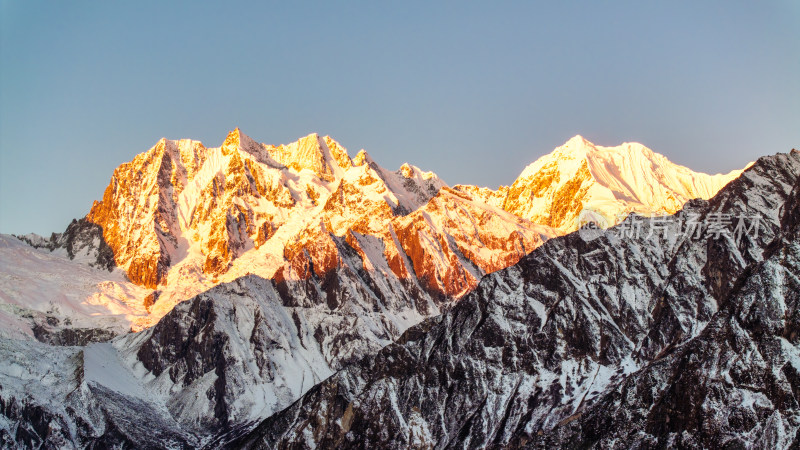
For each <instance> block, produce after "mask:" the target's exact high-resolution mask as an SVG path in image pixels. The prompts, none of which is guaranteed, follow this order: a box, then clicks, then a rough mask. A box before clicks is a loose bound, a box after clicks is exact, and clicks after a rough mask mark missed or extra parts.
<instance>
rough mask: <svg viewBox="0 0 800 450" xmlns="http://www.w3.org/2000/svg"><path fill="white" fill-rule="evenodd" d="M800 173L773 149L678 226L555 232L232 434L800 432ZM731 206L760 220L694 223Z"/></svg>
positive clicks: (410, 442) (624, 438)
mask: <svg viewBox="0 0 800 450" xmlns="http://www.w3.org/2000/svg"><path fill="white" fill-rule="evenodd" d="M799 176H800V154H798V153H797V152H792V153H791V154H789V155H785V154H779V155H776V156H771V157H765V158H762V159H760V160H759V161H758V162H757V163H756V164H755V165H754V166H753V167H751V168H750V169H748V170H747V171H745V173H744V174H743V175H742V176H741V177H740V178H739V179H737V180H735V181H734V182H732V183H731V184H729V185H728V186H727V187H725V188H724V189H723V190H722V191H721V192H720V193H719V194H718V195H717V196H716V197H714V198H713V199H711V200H710V201H708V202H705V201H696V202H692V203H690V204H689V205H687V207H686V208H684V210H683V211H681V212H680V213H678V214H676V215H674V216H670V217H668V218H666V219H665V220H664V221H663V223H662V222H659V226H661V225H664V226H665V229H666V230H665V231H662V232H654V233H648V232H645V233H640V234H638V235H637V234H636V233H631V230H632V229H633V228H632V227H631V225H632V224H634V223H635V222H636V221H637V220H638V219H637V217H633V216H632V217H629V218H628V219H627V220H626V222H624V223H623V224H621V225H620V226H618V227H615V228H613V229H610V230H608V231H605V232H602V231H599V230H591V229H590V230H581V232H579V233H573V234H571V235H568V236H565V237H562V238H558V239H553V240H551V241H548V242H547V243H546V244H545V245H544V246H542V247H540V248H539V249H538V250H537V251H535V252H533V253H532V254H530V255H528V256H527V257H525V258H523V259H522V260H521V261H520V262H519V263H518V264H516V265H515V266H513V267H510V268H508V269H504V270H501V271H498V272H496V273H493V274H491V275H488V276H487V277H485V278H484V279H483V280H482V281H481V283H480V284H479V285H478V287H477V288H476V289H475V290H474V291H473V292H472V293H470V294H469V295H467V296H466V297H465V298H463V299H462V300H461V301H460V302H459V303H458V304H457V305H456V306H454V307H453V308H452V310H450V311H447V312H446V313H444V314H443V315H441V316H439V317H436V318H432V319H429V320H427V321H426V322H424V323H422V324H420V325H418V326H416V327H413V328H411V329H410V330H408V331H407V332H406V333H405V334H404V335H403V336H402V337H401V338H400V340H399V341H398V342H396V343H395V344H392V345H390V346H388V347H386V348H384V349H383V350H381V351H380V352H379V353H378V354H377V355H375V356H370V357H368V358H365V359H364V360H362V361H360V362H359V363H358V364H354V365H352V366H350V367H348V368H345V369H344V370H342V371H340V372H338V373H336V374H334V375H333V376H332V377H331V378H329V379H328V380H326V381H324V382H323V383H321V384H320V385H318V386H316V387H315V388H314V389H312V390H310V391H309V392H308V393H306V394H305V395H304V396H303V397H302V398H301V399H300V400H298V401H297V402H296V403H294V404H293V405H292V406H291V407H289V408H288V409H286V410H285V411H282V412H281V413H279V414H276V415H274V416H272V417H270V418H269V419H267V420H266V421H264V422H263V423H262V424H261V425H259V426H258V427H257V428H256V429H255V430H254V431H253V432H252V433H251V434H249V435H248V436H246V437H242V438H240V439H238V440H234V441H233V442H232V443H231V445H234V446H240V445H245V446H252V447H269V448H273V447H281V448H282V447H295V446H300V447H314V446H322V447H329V446H338V447H363V448H374V447H376V446H385V447H392V448H404V447H408V446H413V447H426V446H434V447H464V446H466V447H482V446H512V447H517V446H532V447H536V448H538V447H564V446H566V447H574V446H592V445H597V446H600V447H620V448H628V447H636V446H644V447H652V446H675V445H679V446H686V447H716V446H724V445H733V446H738V445H766V446H768V447H788V446H790V445H795V446H796V445H798V439H800V436H798V435H797V430H798V428H799V427H800V423H799V422H798V413H800V411H799V410H798V397H797V395H798V392H799V390H800V378H798V376H797V373H798V368H800V362H798V361H800V359H798V355H800V351H798V342H799V341H798V333H797V329H798V327H797V326H798V320H799V319H798V317H799V316H798V314H800V313H798V311H797V306H798V297H797V292H798V290H797V287H798V281H797V280H798V279H800V265H798V255H799V254H800V247H798V245H800V241H798V233H797V230H798V228H797V227H798V222H797V218H798V214H799V213H798V212H797V208H798V193H799V192H800V183H798V177H799ZM720 217H729V218H733V217H749V218H752V217H759V218H760V223H761V226H760V230H759V232H758V234H756V233H754V232H753V231H752V229H751V230H750V231H748V232H741V233H734V232H733V229H734V228H731V230H730V231H731V232H730V233H722V234H720V235H719V236H717V235H716V234H717V233H716V232H715V230H716V227H708V228H707V229H706V230H704V231H703V232H701V233H699V237H698V233H695V232H691V233H688V234H687V233H686V232H685V231H686V228H687V224H689V223H694V222H695V221H698V220H697V219H699V222H700V223H704V224H710V223H714V222H715V220H717V219H718V218H720ZM645 223H647V222H645ZM649 224H650V225H651V224H652V222H650V223H649ZM731 226H732V227H733V225H731ZM678 230H680V232H678Z"/></svg>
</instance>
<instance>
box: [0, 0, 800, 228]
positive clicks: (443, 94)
mask: <svg viewBox="0 0 800 450" xmlns="http://www.w3.org/2000/svg"><path fill="white" fill-rule="evenodd" d="M287 3H290V4H287ZM333 3H335V2H324V3H323V2H319V3H310V2H281V3H270V4H261V2H259V3H257V4H256V3H255V2H254V3H252V4H248V3H238V2H208V3H202V2H195V1H192V2H188V1H187V2H164V1H157V2H146V1H137V2H97V1H92V2H88V1H87V2H82V1H70V2H61V1H58V2H56V1H53V2H42V1H22V0H19V1H7V0H0V232H3V233H27V232H31V231H33V232H37V233H40V234H47V233H50V232H51V231H62V230H63V229H64V228H65V227H66V225H67V224H68V223H69V221H70V220H71V219H72V218H73V217H80V216H83V215H84V214H86V213H87V212H88V210H89V208H90V207H91V204H92V200H94V199H99V198H100V197H101V196H102V193H103V190H104V189H105V187H106V185H107V184H108V181H109V179H110V177H111V174H112V172H113V169H114V168H115V167H116V166H117V165H119V164H121V163H123V162H126V161H130V160H131V159H133V157H134V156H135V155H136V154H138V153H141V152H143V151H145V150H147V149H148V148H150V147H151V146H152V145H153V144H155V142H156V141H157V140H158V139H159V138H161V137H162V136H165V137H167V138H171V139H177V138H183V137H191V138H194V139H199V140H201V141H203V143H204V144H206V145H207V146H213V147H216V146H218V145H220V144H221V143H222V141H223V139H224V138H225V135H226V133H227V132H228V131H229V130H231V129H233V128H234V127H236V126H239V127H240V128H241V129H242V131H244V132H245V133H246V134H248V135H250V136H251V137H253V138H254V139H256V140H258V141H260V142H267V143H273V144H280V143H288V142H291V141H294V140H296V139H297V138H298V137H301V136H304V135H306V134H308V133H310V132H314V131H316V132H319V133H320V134H330V135H331V136H333V137H334V138H335V139H337V140H338V141H340V142H341V143H342V144H343V145H344V146H345V147H347V148H348V149H349V150H350V154H351V156H352V155H355V153H356V152H357V151H358V150H359V149H360V148H365V149H366V150H367V151H368V152H369V153H370V154H371V155H372V156H373V157H374V158H375V159H376V160H377V161H378V162H379V163H380V164H381V165H383V166H384V167H387V168H390V169H396V168H397V167H399V166H400V165H401V164H402V163H403V162H405V161H408V162H411V163H412V164H415V165H417V166H420V167H421V168H423V169H425V170H432V171H434V172H436V173H438V174H439V175H440V176H441V177H442V178H443V179H444V180H445V181H446V182H448V183H449V184H456V183H470V184H479V185H484V186H490V187H497V186H498V185H500V184H509V183H511V182H512V181H513V180H514V178H515V177H516V176H517V175H518V174H519V172H520V171H521V170H522V169H523V168H524V166H525V165H527V164H528V163H530V162H532V161H533V160H535V159H536V158H537V157H539V156H541V155H543V154H545V153H548V152H550V151H551V150H552V149H553V148H554V147H556V146H558V145H560V144H562V143H563V142H564V141H566V140H567V139H569V138H570V137H571V136H573V135H575V134H581V135H583V136H584V137H586V138H587V139H589V140H591V141H593V142H595V143H596V144H600V145H617V144H619V143H621V142H624V141H638V142H642V143H643V144H645V145H647V146H648V147H650V148H652V149H653V150H655V151H657V152H659V153H662V154H664V155H666V156H667V157H668V158H670V159H671V160H673V161H674V162H677V163H679V164H683V165H686V166H689V167H691V168H693V169H695V170H701V171H706V172H712V173H714V172H727V171H729V170H731V169H734V168H740V167H742V166H744V165H745V164H746V163H747V162H748V161H750V160H753V159H755V158H757V157H758V156H760V155H763V154H772V153H776V152H785V151H788V150H789V149H791V148H792V147H798V148H800V2H797V1H795V0H775V1H763V2H745V1H702V2H698V1H675V0H671V1H663V2H649V1H645V2H643V1H630V2H570V1H565V2H554V1H546V2H544V1H543V2H511V3H505V2H484V3H483V4H477V3H472V2H442V3H438V2H437V4H435V5H431V4H429V3H430V2H407V1H404V2H396V3H394V5H388V4H385V3H386V2H369V3H366V2H365V3H355V2H343V3H345V4H344V5H334V4H333Z"/></svg>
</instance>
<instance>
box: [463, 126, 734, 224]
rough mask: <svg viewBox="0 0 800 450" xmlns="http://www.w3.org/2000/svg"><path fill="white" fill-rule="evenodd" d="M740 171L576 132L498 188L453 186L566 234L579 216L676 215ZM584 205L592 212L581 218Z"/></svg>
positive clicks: (601, 219)
mask: <svg viewBox="0 0 800 450" xmlns="http://www.w3.org/2000/svg"><path fill="white" fill-rule="evenodd" d="M741 173H742V171H741V170H734V171H732V172H730V173H728V174H725V175H706V174H704V173H698V172H693V171H692V170H690V169H688V168H686V167H683V166H679V165H677V164H673V163H672V162H670V161H669V160H668V159H667V158H665V157H664V156H663V155H660V154H658V153H655V152H653V151H652V150H650V149H649V148H647V147H645V146H643V145H642V144H638V143H625V144H622V145H619V146H616V147H602V146H599V145H595V144H593V143H591V142H589V141H587V140H586V139H584V138H583V137H581V136H575V137H573V138H572V139H570V140H569V141H567V142H566V143H565V144H564V145H562V146H561V147H558V148H556V149H555V150H554V151H553V152H552V153H550V154H548V155H545V156H542V157H541V158H539V159H537V160H536V161H535V162H534V163H532V164H531V165H529V166H528V167H526V168H525V170H523V171H522V173H521V174H520V175H519V177H518V178H517V179H516V181H514V183H513V184H512V185H511V186H502V187H500V188H499V189H498V190H497V191H492V190H490V189H486V188H476V187H474V186H456V188H457V189H461V190H463V191H465V192H470V193H472V194H473V195H475V196H476V197H478V198H480V199H481V200H483V201H485V202H486V203H489V204H491V205H495V206H498V207H501V208H503V209H505V210H506V211H509V212H511V213H513V214H515V215H517V216H519V217H522V218H525V219H528V220H530V221H531V222H533V223H538V224H543V225H548V226H550V227H553V228H556V229H558V230H560V231H562V232H567V233H568V232H572V231H575V230H577V229H578V227H579V226H580V225H581V221H582V219H584V220H591V221H595V222H598V223H600V224H601V225H603V226H604V227H608V226H612V225H615V224H616V223H618V222H619V221H620V220H621V219H623V218H624V217H625V216H627V215H628V213H630V212H635V213H637V214H641V215H646V216H652V215H658V214H674V213H675V212H677V211H678V210H679V209H681V207H682V206H683V204H684V203H686V202H687V201H688V200H691V199H695V198H702V199H708V198H711V197H712V196H713V195H714V194H716V193H717V191H719V190H720V189H721V188H722V187H723V186H725V185H726V184H728V182H730V181H731V180H733V179H734V178H736V177H738V176H739V175H740V174H741ZM585 210H588V211H591V212H592V213H593V214H591V216H590V217H582V216H581V212H582V211H585Z"/></svg>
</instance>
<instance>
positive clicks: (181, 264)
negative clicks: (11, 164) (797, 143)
mask: <svg viewBox="0 0 800 450" xmlns="http://www.w3.org/2000/svg"><path fill="white" fill-rule="evenodd" d="M799 174H800V156H798V154H797V153H796V152H792V153H790V154H778V155H776V156H771V157H764V158H761V159H759V160H758V161H757V162H755V163H754V164H752V165H749V166H748V167H746V168H745V169H743V170H740V171H734V172H731V173H729V174H725V175H713V176H711V175H706V174H701V173H696V172H693V171H691V170H689V169H687V168H685V167H682V166H678V165H676V164H673V163H671V162H670V161H668V160H667V159H666V158H665V157H664V156H662V155H659V154H657V153H655V152H653V151H651V150H650V149H647V148H646V147H644V146H642V145H641V144H636V143H626V144H622V145H620V146H617V147H601V146H596V145H594V144H592V143H590V142H588V141H586V140H585V139H583V138H582V137H580V136H576V137H574V138H572V139H570V140H569V141H567V142H566V143H565V144H564V145H563V146H561V147H558V148H557V149H555V150H554V151H553V152H552V153H550V154H548V155H545V156H543V157H541V158H539V159H538V160H536V161H535V162H534V163H532V164H531V165H530V166H528V167H527V168H525V169H524V170H523V171H522V173H521V174H520V176H519V177H518V178H517V179H516V180H515V181H514V182H513V183H512V184H510V185H509V186H501V187H500V188H498V189H496V190H492V189H488V188H483V187H477V186H468V185H455V186H452V187H450V186H448V185H447V184H446V183H445V182H444V181H442V180H441V179H440V178H439V177H438V176H436V175H435V174H433V173H431V172H425V171H423V170H421V169H419V168H417V167H415V166H413V165H409V164H404V165H403V166H401V167H400V168H399V169H398V170H397V171H390V170H387V169H384V168H382V167H381V166H380V165H378V164H377V163H376V162H375V161H374V160H373V159H372V158H371V157H370V156H369V155H368V154H367V153H366V152H365V151H363V150H362V151H360V152H358V153H357V154H356V155H355V156H354V157H350V156H349V153H348V151H347V150H346V149H345V148H344V147H343V146H341V145H340V144H339V143H338V142H336V141H335V140H333V139H332V138H330V137H327V136H325V137H321V136H319V135H317V134H311V135H309V136H306V137H304V138H301V139H300V140H298V141H297V142H294V143H291V144H288V145H278V146H275V145H266V144H260V143H257V142H256V141H254V140H253V139H251V138H250V137H248V136H246V135H245V134H243V133H242V132H241V131H240V130H238V129H236V130H234V131H232V132H231V133H229V134H228V136H227V137H226V138H225V140H224V142H223V144H222V145H221V146H220V147H217V148H206V147H205V146H204V145H203V144H202V143H200V142H197V141H192V140H179V141H171V140H166V139H162V140H160V141H159V142H158V143H157V144H156V145H155V146H153V147H152V148H151V149H149V150H148V151H146V152H144V153H142V154H140V155H138V156H136V157H135V158H134V159H133V160H132V161H131V162H129V163H125V164H122V165H121V166H119V167H118V168H117V169H116V170H115V171H114V174H113V175H112V178H111V181H110V183H109V185H108V187H107V188H106V190H105V193H104V195H103V198H102V199H101V200H99V201H96V202H95V203H94V204H93V205H92V207H91V208H90V210H89V213H88V214H87V215H86V216H85V217H83V218H81V219H77V220H74V221H73V222H72V223H71V224H70V225H69V226H68V227H67V229H66V230H65V231H64V232H63V233H54V234H53V235H51V236H50V237H41V236H37V235H25V236H18V237H14V236H8V235H0V269H2V270H0V287H2V289H0V291H2V292H0V336H1V337H0V355H2V358H0V359H2V360H3V361H6V363H5V364H0V442H3V443H4V444H5V445H7V446H21V447H39V446H42V445H44V446H55V447H85V446H120V447H123V448H124V447H152V448H165V447H171V448H181V447H184V448H196V447H203V446H208V447H220V446H241V445H248V446H256V447H259V446H264V447H269V448H272V447H295V446H301V447H305V446H308V447H318V446H322V447H329V446H334V445H335V446H346V447H374V446H388V447H408V446H411V447H431V446H433V447H437V448H438V447H451V446H452V447H465V446H466V447H475V446H512V447H519V446H591V445H595V446H601V447H608V446H612V447H613V446H636V445H640V446H641V445H643V446H650V445H652V446H671V445H681V446H688V447H692V446H716V445H717V444H719V445H723V444H724V445H729V444H730V445H740V444H741V445H754V443H758V442H770V443H774V445H775V446H777V447H787V446H789V445H797V442H798V438H797V436H796V432H797V430H798V428H799V427H800V422H798V415H797V398H798V397H797V392H798V387H800V385H798V384H797V383H798V380H800V376H798V373H799V372H798V369H800V362H798V361H800V359H798V355H800V352H798V347H797V344H798V342H797V339H798V337H797V333H796V331H792V330H796V325H797V313H796V312H795V306H796V299H795V297H796V294H793V293H796V292H797V290H796V284H793V283H795V281H793V280H794V279H796V278H797V276H798V274H797V267H798V266H797V265H796V264H795V263H793V262H792V261H793V260H792V258H793V257H794V256H792V255H793V253H792V252H794V251H795V250H796V249H795V247H796V236H797V233H796V226H795V225H796V223H795V222H796V220H797V219H798V213H797V211H798V207H797V202H798V200H797V193H796V191H797V190H798V188H797V184H798V181H797V180H798V175H799ZM721 217H724V218H726V219H728V220H729V221H730V222H731V223H728V224H727V225H729V226H730V227H733V225H734V224H733V219H735V218H739V220H742V218H747V220H749V221H750V223H748V225H749V228H748V229H747V230H748V231H749V232H748V233H741V232H740V233H739V234H735V235H734V234H728V233H723V231H726V230H720V229H719V228H718V229H717V232H715V233H706V234H703V235H699V233H697V235H696V234H695V233H691V234H687V233H679V232H678V231H680V230H681V229H682V227H685V226H687V225H688V224H690V223H692V224H695V225H696V224H698V223H700V224H707V223H709V222H710V221H712V219H714V220H717V221H719V219H720V218H721ZM756 217H758V218H760V219H758V220H760V222H759V224H760V228H758V227H754V226H753V224H752V222H753V220H755V219H754V218H756ZM648 218H651V219H648ZM648 221H649V222H648ZM654 221H658V223H659V227H660V228H659V230H663V231H664V232H663V233H653V232H650V233H632V232H631V231H632V230H633V225H634V224H635V225H642V224H650V225H652V223H654ZM698 221H699V222H698ZM589 222H591V223H589ZM717 225H719V223H717ZM598 226H599V227H598ZM731 229H732V230H733V228H731ZM576 231H577V232H576ZM651 231H652V230H651ZM740 231H741V230H740ZM759 286H760V288H759ZM765 286H770V288H769V289H766V287H765ZM759 289H760V291H759ZM764 292H766V294H765V293H764ZM793 295H794V296H793ZM754 296H755V297H758V298H755V297H754ZM721 344H724V345H721ZM743 349H744V350H743ZM741 352H745V353H741ZM734 354H740V356H739V358H738V360H737V359H736V358H735V357H734ZM742 355H744V356H742ZM721 361H723V362H721ZM737 361H738V362H737ZM752 361H756V363H755V364H750V362H752ZM736 364H739V365H738V366H737V365H736ZM684 394H686V395H684ZM737 399H738V400H737ZM737 401H738V402H739V403H741V405H739V403H736V402H737ZM734 403H736V405H738V406H735V407H734ZM717 410H719V411H720V412H719V413H716V412H714V411H717ZM723 410H725V411H723ZM728 410H729V411H728ZM611 411H614V413H613V414H612V413H611ZM712 412H713V413H712ZM709 420H710V421H711V422H708V421H709ZM765 439H766V440H765Z"/></svg>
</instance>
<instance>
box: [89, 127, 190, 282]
mask: <svg viewBox="0 0 800 450" xmlns="http://www.w3.org/2000/svg"><path fill="white" fill-rule="evenodd" d="M205 157H206V152H205V148H204V147H203V145H202V144H200V143H199V142H196V141H189V140H182V141H177V142H176V141H168V140H166V139H162V140H160V141H159V142H158V144H156V145H155V146H154V147H153V148H151V149H150V150H148V151H147V152H145V153H143V154H141V155H139V156H137V157H136V158H135V159H134V160H133V161H131V162H130V163H126V164H123V165H121V166H119V167H118V168H117V169H116V170H114V175H113V176H112V178H111V183H110V184H109V186H108V187H107V188H106V191H105V193H103V200H101V201H99V202H95V203H94V205H92V209H91V211H90V212H89V214H88V215H87V216H86V219H87V220H88V221H89V222H91V223H94V224H97V225H99V226H100V227H101V228H102V229H103V236H104V238H105V241H106V242H107V243H108V245H109V246H110V247H111V249H112V250H113V252H114V258H115V260H116V263H117V265H118V266H119V267H121V268H123V269H124V270H125V272H126V273H127V274H128V277H129V278H130V279H131V281H133V282H134V283H137V284H140V285H143V286H146V287H150V288H154V287H156V286H157V285H158V283H159V282H160V281H161V279H162V278H163V276H164V275H165V274H166V272H167V270H168V268H169V266H170V264H171V255H172V254H175V252H176V249H177V246H178V236H180V227H179V224H178V217H177V207H176V206H177V201H178V196H179V195H180V193H181V192H182V191H183V189H184V188H185V187H186V185H187V183H188V182H189V181H191V179H192V178H193V177H194V175H195V174H196V171H197V170H198V168H199V167H200V166H202V164H203V162H204V159H205Z"/></svg>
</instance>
